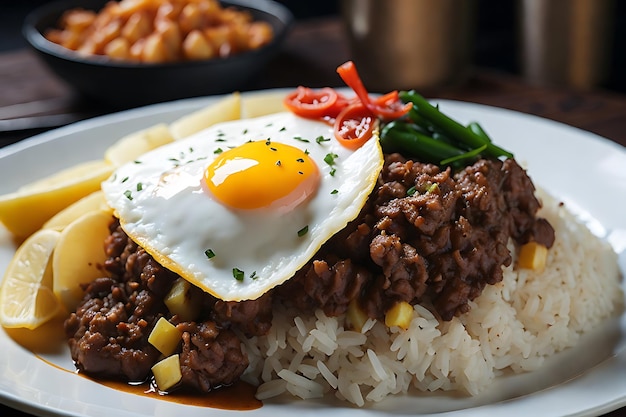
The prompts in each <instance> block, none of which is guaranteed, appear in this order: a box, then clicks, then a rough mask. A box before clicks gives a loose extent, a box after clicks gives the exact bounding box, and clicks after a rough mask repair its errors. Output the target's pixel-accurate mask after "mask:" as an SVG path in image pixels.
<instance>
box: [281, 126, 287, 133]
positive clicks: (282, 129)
mask: <svg viewBox="0 0 626 417" xmlns="http://www.w3.org/2000/svg"><path fill="white" fill-rule="evenodd" d="M285 130H287V128H286V127H285V126H283V127H281V128H280V130H279V132H284V131H285Z"/></svg>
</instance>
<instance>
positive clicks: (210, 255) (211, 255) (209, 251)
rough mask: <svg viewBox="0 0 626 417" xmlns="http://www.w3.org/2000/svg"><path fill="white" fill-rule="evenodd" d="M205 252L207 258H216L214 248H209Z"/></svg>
mask: <svg viewBox="0 0 626 417" xmlns="http://www.w3.org/2000/svg"><path fill="white" fill-rule="evenodd" d="M204 254H205V255H206V257H207V258H209V259H211V258H215V252H213V249H207V250H205V251H204Z"/></svg>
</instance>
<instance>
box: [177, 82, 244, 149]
mask: <svg viewBox="0 0 626 417" xmlns="http://www.w3.org/2000/svg"><path fill="white" fill-rule="evenodd" d="M239 118H241V95H240V94H239V93H237V92H235V93H233V94H229V95H227V96H224V97H223V98H221V99H220V100H219V101H217V102H216V103H213V104H211V105H209V106H207V107H204V108H202V109H200V110H197V111H195V112H193V113H190V114H188V115H186V116H183V117H181V118H180V119H178V120H175V121H174V122H172V123H171V124H170V126H169V128H170V132H171V133H172V136H174V140H178V139H182V138H186V137H187V136H190V135H193V134H194V133H196V132H199V131H201V130H203V129H206V128H207V127H210V126H213V125H214V124H216V123H221V122H227V121H230V120H237V119H239Z"/></svg>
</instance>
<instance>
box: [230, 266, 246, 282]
mask: <svg viewBox="0 0 626 417" xmlns="http://www.w3.org/2000/svg"><path fill="white" fill-rule="evenodd" d="M244 275H245V274H244V272H243V271H242V270H241V269H239V268H233V278H235V279H236V280H237V281H243V278H244Z"/></svg>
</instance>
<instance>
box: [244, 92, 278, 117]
mask: <svg viewBox="0 0 626 417" xmlns="http://www.w3.org/2000/svg"><path fill="white" fill-rule="evenodd" d="M284 98H285V93H284V92H282V91H278V92H271V93H265V94H251V95H246V96H244V97H242V98H241V117H242V118H252V117H260V116H265V115H268V114H274V113H280V112H282V111H285V107H284V106H283V99H284Z"/></svg>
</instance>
